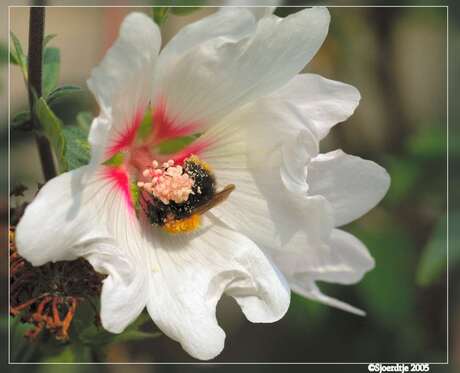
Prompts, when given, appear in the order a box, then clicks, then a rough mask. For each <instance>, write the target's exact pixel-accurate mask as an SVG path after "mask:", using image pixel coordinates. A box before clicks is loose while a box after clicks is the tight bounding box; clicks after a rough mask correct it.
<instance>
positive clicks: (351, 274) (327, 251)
mask: <svg viewBox="0 0 460 373" xmlns="http://www.w3.org/2000/svg"><path fill="white" fill-rule="evenodd" d="M305 242H307V240H306V239H305V237H304V236H303V235H302V234H298V235H297V237H295V238H294V239H293V240H292V241H291V242H290V245H289V246H287V247H285V248H284V250H283V251H281V250H270V252H271V254H272V257H273V260H274V262H275V263H276V265H277V266H278V267H279V268H280V270H281V271H282V272H283V274H284V275H285V276H286V278H287V279H288V281H289V285H290V286H291V289H292V290H293V291H294V292H296V293H298V294H300V295H303V296H304V297H307V298H310V299H313V300H317V301H319V302H322V303H325V304H327V305H329V306H332V307H336V308H340V309H343V310H345V311H348V312H352V313H355V314H358V315H364V312H362V311H361V310H358V309H356V308H354V307H352V306H350V305H348V304H346V303H343V302H341V301H338V300H336V299H333V298H330V297H328V296H326V295H324V294H322V293H321V291H320V290H319V289H318V287H317V285H316V284H315V281H326V282H332V283H338V284H344V285H349V284H354V283H356V282H359V281H361V279H362V278H363V276H364V274H365V273H367V272H368V271H370V270H371V269H372V268H373V267H374V259H373V258H372V257H371V256H370V255H369V252H368V251H367V249H366V247H365V246H364V245H363V243H362V242H361V241H359V240H358V239H357V238H356V237H354V236H353V235H351V234H349V233H347V232H344V231H342V230H339V229H334V230H333V231H332V233H331V236H330V238H329V240H327V241H326V242H321V243H317V244H315V245H313V246H312V245H308V244H305Z"/></svg>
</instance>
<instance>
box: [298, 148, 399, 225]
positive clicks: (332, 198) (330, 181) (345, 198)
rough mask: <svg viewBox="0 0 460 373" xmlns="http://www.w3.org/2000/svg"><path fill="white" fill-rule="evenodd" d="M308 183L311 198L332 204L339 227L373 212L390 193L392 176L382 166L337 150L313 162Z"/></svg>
mask: <svg viewBox="0 0 460 373" xmlns="http://www.w3.org/2000/svg"><path fill="white" fill-rule="evenodd" d="M307 183H308V185H309V194H310V195H316V194H317V195H321V196H324V197H325V198H326V199H327V200H328V201H329V203H330V204H331V205H332V207H333V209H334V217H335V226H337V227H338V226H341V225H344V224H347V223H350V222H351V221H353V220H355V219H357V218H359V217H361V216H362V215H364V214H365V213H366V212H368V211H369V210H370V209H372V208H373V207H374V206H375V205H376V204H377V203H378V202H379V201H380V200H381V199H382V198H383V196H384V195H385V193H386V192H387V190H388V188H389V186H390V177H389V175H388V173H387V172H386V171H385V169H384V168H382V167H380V166H379V165H378V164H376V163H374V162H372V161H367V160H364V159H362V158H359V157H356V156H352V155H348V154H345V153H344V152H342V151H341V150H336V151H333V152H329V153H326V154H320V155H318V156H317V157H315V158H314V159H313V160H312V162H311V163H310V165H309V166H308V173H307Z"/></svg>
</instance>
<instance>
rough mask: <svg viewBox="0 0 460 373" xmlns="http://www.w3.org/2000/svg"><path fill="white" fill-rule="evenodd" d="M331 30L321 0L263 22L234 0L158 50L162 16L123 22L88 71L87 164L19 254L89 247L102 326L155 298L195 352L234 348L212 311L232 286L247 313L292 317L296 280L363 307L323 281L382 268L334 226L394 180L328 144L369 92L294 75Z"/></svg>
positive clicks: (110, 326) (63, 180)
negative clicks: (99, 282)
mask: <svg viewBox="0 0 460 373" xmlns="http://www.w3.org/2000/svg"><path fill="white" fill-rule="evenodd" d="M328 25H329V13H328V11H327V10H326V9H325V8H312V9H306V10H303V11H301V12H298V13H296V14H293V15H291V16H289V17H286V18H284V19H280V18H278V17H276V16H273V15H267V16H265V17H262V18H261V19H260V20H259V21H257V19H256V18H255V16H254V15H253V13H251V12H250V11H248V10H246V9H242V8H226V9H222V10H220V11H218V12H217V13H216V14H214V15H212V16H210V17H207V18H205V19H202V20H200V21H198V22H196V23H193V24H191V25H189V26H187V27H185V28H184V29H182V30H181V31H180V32H179V33H178V34H177V35H176V36H175V37H174V38H173V39H172V40H171V42H170V43H168V44H167V45H166V46H165V47H164V49H163V50H162V51H161V53H159V50H160V33H159V30H158V28H157V26H156V25H155V24H154V23H153V22H152V21H151V20H150V18H148V17H147V16H145V15H143V14H139V13H134V14H131V15H129V16H128V17H127V18H126V19H125V20H124V22H123V24H122V26H121V30H120V36H119V38H118V40H117V41H116V43H115V44H114V45H113V46H112V48H111V49H110V50H109V51H108V53H107V55H106V56H105V58H104V60H103V61H102V63H101V64H100V65H99V66H98V67H96V68H95V69H94V70H93V73H92V76H91V79H90V80H89V81H88V85H89V87H90V89H91V90H92V92H93V93H94V95H95V96H96V99H97V101H98V103H99V106H100V109H101V112H100V115H99V117H98V118H96V119H95V120H94V122H93V124H92V127H91V132H90V135H89V141H90V143H91V147H92V158H91V162H90V165H89V166H86V167H83V168H81V169H78V170H75V171H72V172H69V173H65V174H62V175H60V176H58V177H57V178H55V179H53V180H51V181H50V182H48V183H47V184H46V185H45V186H44V187H43V188H42V189H41V191H40V192H39V194H38V195H37V197H36V198H35V200H34V201H33V202H32V203H31V204H30V205H29V207H28V208H27V209H26V212H25V215H24V216H23V218H22V220H21V222H20V223H19V225H18V227H17V236H16V237H17V238H16V240H17V246H18V250H19V252H20V254H21V255H22V256H24V257H25V258H26V259H27V260H29V261H30V262H31V263H32V264H34V265H41V264H43V263H45V262H48V261H58V260H65V259H73V258H76V257H79V256H84V257H86V258H87V259H88V260H89V262H90V263H91V264H92V265H93V266H94V268H95V269H96V270H97V271H100V272H103V273H106V274H108V277H107V278H106V280H105V281H104V285H103V290H102V296H101V320H102V324H103V326H104V327H105V328H106V329H107V330H109V331H112V332H116V333H117V332H121V331H123V329H124V328H125V327H126V326H127V325H129V323H131V322H132V321H133V320H134V319H135V318H136V317H137V316H138V315H139V314H140V312H142V310H143V309H144V307H147V310H148V312H149V314H150V316H151V317H152V319H153V320H154V321H155V323H156V324H157V325H158V327H159V328H160V329H161V330H163V332H164V333H165V334H167V335H168V336H170V337H171V338H173V339H175V340H177V341H178V342H180V343H181V345H182V346H183V348H184V349H185V350H186V351H187V352H188V353H189V354H191V355H192V356H194V357H196V358H199V359H210V358H213V357H215V356H216V355H217V354H219V353H220V351H221V350H222V348H223V345H224V339H225V334H224V332H223V330H222V329H221V328H220V327H219V325H218V324H217V320H216V316H215V308H216V304H217V302H218V300H219V299H220V297H221V296H222V294H223V293H224V292H225V293H226V294H228V295H230V296H232V297H234V298H235V300H236V301H237V302H238V304H239V305H240V306H241V309H242V311H243V312H244V314H245V315H246V317H247V318H248V319H249V320H250V321H252V322H273V321H276V320H278V319H280V318H281V317H282V316H283V315H284V313H285V312H286V310H287V308H288V306H289V299H290V289H289V285H288V284H287V283H286V281H285V277H286V279H288V281H289V282H290V285H291V287H292V289H293V290H294V291H297V292H300V293H302V294H304V295H306V296H309V297H312V298H315V299H318V300H320V301H323V302H326V303H329V304H331V305H336V306H342V307H345V308H347V309H350V310H354V309H353V308H352V307H351V306H347V305H344V304H342V303H340V302H338V301H335V300H332V299H330V298H328V297H326V296H324V295H322V294H321V293H320V292H319V290H318V289H317V288H316V286H315V281H316V280H323V281H332V282H338V283H347V284H348V283H352V282H356V281H358V280H359V279H360V278H361V277H362V275H363V274H364V273H365V272H366V271H367V270H369V269H370V268H371V267H372V265H373V262H372V259H371V258H370V256H369V254H368V253H367V251H366V249H365V248H364V247H363V245H362V244H361V243H360V242H359V241H358V240H357V239H356V238H354V237H353V236H351V235H349V234H348V233H345V232H343V231H340V230H338V229H335V228H334V227H336V226H340V225H343V224H346V223H348V222H349V221H351V220H353V219H356V218H357V217H359V216H360V215H362V214H363V213H365V212H366V211H367V210H369V209H370V208H372V207H373V206H374V205H375V204H376V203H377V202H378V201H379V200H380V199H381V198H382V197H383V195H384V194H385V192H386V189H387V188H388V180H389V179H388V176H387V175H386V173H385V171H384V170H383V169H382V168H380V167H379V166H377V165H376V164H374V163H372V162H368V161H364V160H362V159H360V158H357V157H352V156H348V155H346V154H344V153H342V152H340V151H337V152H332V153H328V154H318V142H319V140H320V139H321V138H323V137H324V136H325V135H326V134H327V132H328V131H329V129H330V128H331V127H332V126H333V125H334V124H336V123H337V122H340V121H343V120H345V119H346V118H347V117H348V116H349V115H351V113H352V112H353V110H354V109H355V107H356V106H357V104H358V101H359V93H358V92H357V90H356V89H354V88H353V87H351V86H348V85H345V84H342V83H337V82H333V81H330V80H327V79H324V78H321V77H319V76H316V75H311V74H304V75H296V74H298V73H299V72H300V71H301V70H302V69H303V67H304V66H305V64H307V63H308V62H309V61H310V59H311V58H312V57H313V56H314V54H315V53H316V51H317V50H318V49H319V47H320V46H321V44H322V42H323V41H324V39H325V37H326V34H327V30H328ZM148 113H151V115H152V117H153V121H148V120H149V115H148ZM143 118H145V119H144V120H143ZM152 122H153V126H152V125H151V124H152ZM146 123H147V126H146V125H145V124H146ZM149 124H150V125H149ZM191 134H200V136H199V137H198V138H197V139H196V140H195V141H193V142H192V143H191V144H190V145H188V146H187V147H185V148H184V149H182V150H180V151H178V152H176V153H174V154H168V155H165V154H162V153H161V151H160V150H161V146H160V144H162V143H163V141H165V140H170V139H174V138H177V137H181V136H184V135H191ZM108 160H109V162H107V161H108ZM215 184H216V185H215ZM136 196H137V197H136ZM168 199H169V200H168ZM211 207H212V208H211ZM177 232H185V233H177ZM262 250H264V251H265V254H264V253H263V251H262ZM266 255H267V256H266ZM268 258H270V259H268ZM273 261H274V262H275V263H276V264H277V266H278V267H279V268H280V269H281V270H282V271H283V273H284V276H285V277H284V276H283V275H282V274H281V273H280V272H279V271H278V269H277V268H276V267H275V266H274V265H273V264H272V262H273Z"/></svg>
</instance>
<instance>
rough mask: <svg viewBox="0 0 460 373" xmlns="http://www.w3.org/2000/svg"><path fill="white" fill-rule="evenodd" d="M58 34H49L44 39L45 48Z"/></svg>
mask: <svg viewBox="0 0 460 373" xmlns="http://www.w3.org/2000/svg"><path fill="white" fill-rule="evenodd" d="M56 36H57V34H49V35H46V36H45V38H44V39H43V48H45V47H46V46H47V45H48V43H49V42H50V41H51V40H52V39H54V38H55V37H56Z"/></svg>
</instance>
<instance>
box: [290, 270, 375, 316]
mask: <svg viewBox="0 0 460 373" xmlns="http://www.w3.org/2000/svg"><path fill="white" fill-rule="evenodd" d="M289 284H290V286H291V289H292V291H293V292H294V293H297V294H299V295H302V296H303V297H305V298H309V299H312V300H314V301H317V302H321V303H323V304H325V305H327V306H331V307H335V308H338V309H340V310H343V311H346V312H350V313H353V314H355V315H358V316H366V313H365V312H364V311H362V310H360V309H359V308H356V307H353V306H351V305H349V304H348V303H345V302H342V301H340V300H337V299H334V298H331V297H329V296H327V295H324V294H323V293H322V292H321V290H319V288H318V286H317V285H316V284H315V283H314V282H313V281H311V280H308V279H303V280H302V281H300V280H298V279H297V280H291V281H290V282H289Z"/></svg>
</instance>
